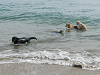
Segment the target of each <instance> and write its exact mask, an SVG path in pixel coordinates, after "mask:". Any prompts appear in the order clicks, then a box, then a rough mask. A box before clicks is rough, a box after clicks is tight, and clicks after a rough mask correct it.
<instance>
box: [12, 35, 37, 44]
mask: <svg viewBox="0 0 100 75" xmlns="http://www.w3.org/2000/svg"><path fill="white" fill-rule="evenodd" d="M31 39H36V40H37V38H35V37H29V38H26V37H23V38H18V37H16V36H14V37H12V42H13V43H14V44H25V43H30V40H31Z"/></svg>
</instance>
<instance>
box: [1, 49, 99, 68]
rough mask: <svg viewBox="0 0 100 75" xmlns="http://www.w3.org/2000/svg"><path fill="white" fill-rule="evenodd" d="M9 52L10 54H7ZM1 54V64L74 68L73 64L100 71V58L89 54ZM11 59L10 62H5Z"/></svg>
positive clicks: (58, 52) (57, 52)
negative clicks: (38, 64)
mask: <svg viewBox="0 0 100 75" xmlns="http://www.w3.org/2000/svg"><path fill="white" fill-rule="evenodd" d="M7 52H8V54H7ZM7 52H3V54H2V53H0V58H1V59H2V61H0V63H14V62H15V63H16V62H17V63H18V62H19V63H20V62H28V63H48V64H57V65H64V66H65V65H66V66H72V65H73V64H76V65H77V64H78V65H82V68H83V69H89V70H96V69H100V57H97V56H92V57H89V56H88V54H89V53H88V52H85V51H84V52H82V53H69V52H67V51H61V50H57V51H46V50H45V51H37V52H29V53H23V52H22V53H11V50H8V51H7ZM6 58H9V59H8V60H5V59H6Z"/></svg>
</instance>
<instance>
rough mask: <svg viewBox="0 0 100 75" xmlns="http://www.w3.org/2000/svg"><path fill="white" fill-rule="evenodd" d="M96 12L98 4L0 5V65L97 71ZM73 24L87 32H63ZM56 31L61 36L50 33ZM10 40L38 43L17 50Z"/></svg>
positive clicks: (71, 0)
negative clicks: (26, 64)
mask: <svg viewBox="0 0 100 75" xmlns="http://www.w3.org/2000/svg"><path fill="white" fill-rule="evenodd" d="M99 8H100V1H99V0H95V1H94V0H90V1H87V0H85V1H84V0H81V1H76V0H67V1H66V0H62V1H60V0H37V1H34V0H25V1H24V0H22V1H20V0H17V1H14V0H10V1H8V0H3V1H0V14H1V15H0V63H12V62H29V63H48V64H57V65H68V66H72V65H73V64H80V65H82V68H83V69H89V70H97V69H100V54H99V52H100V45H99V44H100V41H99V40H100V29H99V28H100V26H99V23H100V13H99V12H100V10H99ZM76 21H81V22H82V23H83V24H85V25H86V27H87V28H88V30H87V31H78V30H70V29H67V28H65V25H66V23H68V22H69V23H71V24H72V25H76ZM60 30H64V32H63V34H59V33H54V31H60ZM13 36H17V37H31V36H34V37H36V38H37V39H38V40H31V43H29V44H24V45H20V46H17V45H13V43H12V41H11V40H12V37H13Z"/></svg>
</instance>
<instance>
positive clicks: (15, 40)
mask: <svg viewBox="0 0 100 75" xmlns="http://www.w3.org/2000/svg"><path fill="white" fill-rule="evenodd" d="M12 42H13V43H14V44H17V43H18V38H17V37H15V36H14V37H12Z"/></svg>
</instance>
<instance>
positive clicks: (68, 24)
mask: <svg viewBox="0 0 100 75" xmlns="http://www.w3.org/2000/svg"><path fill="white" fill-rule="evenodd" d="M65 27H68V28H71V29H73V28H75V29H77V26H73V25H70V23H67V24H66V26H65Z"/></svg>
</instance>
